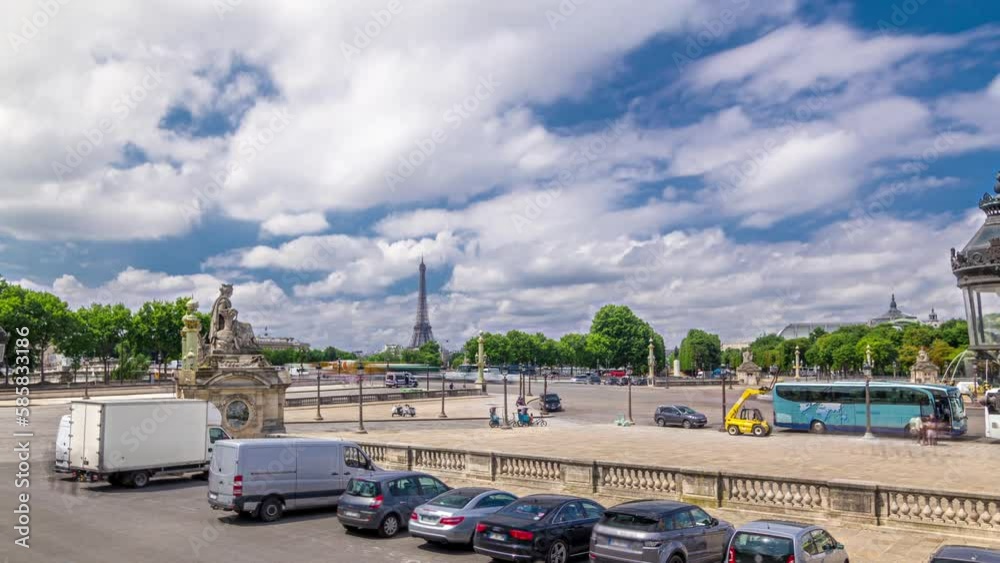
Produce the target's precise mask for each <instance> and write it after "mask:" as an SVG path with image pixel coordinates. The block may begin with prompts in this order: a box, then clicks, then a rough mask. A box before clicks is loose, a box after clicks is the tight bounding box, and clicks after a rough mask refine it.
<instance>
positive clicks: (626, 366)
mask: <svg viewBox="0 0 1000 563" xmlns="http://www.w3.org/2000/svg"><path fill="white" fill-rule="evenodd" d="M625 378H626V379H628V421H629V422H630V423H632V424H635V419H633V418H632V376H631V375H629V372H628V364H625Z"/></svg>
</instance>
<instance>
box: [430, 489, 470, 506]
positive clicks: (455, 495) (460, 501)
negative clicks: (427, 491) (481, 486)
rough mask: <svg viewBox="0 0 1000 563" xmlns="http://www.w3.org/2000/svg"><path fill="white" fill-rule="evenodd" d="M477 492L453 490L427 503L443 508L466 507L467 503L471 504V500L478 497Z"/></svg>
mask: <svg viewBox="0 0 1000 563" xmlns="http://www.w3.org/2000/svg"><path fill="white" fill-rule="evenodd" d="M477 494H478V493H474V492H464V491H451V492H448V493H445V494H443V495H441V496H439V497H437V498H436V499H434V500H432V501H430V502H428V503H427V504H428V505H430V506H440V507H443V508H464V507H465V505H467V504H469V501H471V500H472V499H474V498H476V495H477Z"/></svg>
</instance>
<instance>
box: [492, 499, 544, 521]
mask: <svg viewBox="0 0 1000 563" xmlns="http://www.w3.org/2000/svg"><path fill="white" fill-rule="evenodd" d="M558 506H559V505H558V504H554V503H552V502H548V501H538V500H532V499H528V500H522V501H518V502H515V503H513V504H510V505H507V507H506V508H504V509H503V510H501V511H500V512H499V514H503V515H505V516H513V517H514V518H521V519H523V520H535V521H537V520H541V519H542V518H545V517H546V516H547V515H548V514H549V512H552V511H553V510H554V509H555V508H556V507H558Z"/></svg>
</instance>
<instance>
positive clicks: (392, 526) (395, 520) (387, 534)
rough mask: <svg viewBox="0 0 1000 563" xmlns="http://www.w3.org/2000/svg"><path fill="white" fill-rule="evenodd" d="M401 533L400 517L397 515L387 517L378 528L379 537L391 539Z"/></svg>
mask: <svg viewBox="0 0 1000 563" xmlns="http://www.w3.org/2000/svg"><path fill="white" fill-rule="evenodd" d="M398 533H399V517H398V516H396V515H395V514H390V515H388V516H386V517H385V518H384V519H383V520H382V523H381V524H379V526H378V535H380V536H382V537H383V538H391V537H392V536H395V535H396V534H398Z"/></svg>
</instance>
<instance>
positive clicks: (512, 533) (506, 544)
mask: <svg viewBox="0 0 1000 563" xmlns="http://www.w3.org/2000/svg"><path fill="white" fill-rule="evenodd" d="M603 515H604V507H603V506H601V505H599V504H597V503H596V502H594V501H592V500H587V499H584V498H579V497H572V496H564V495H532V496H528V497H524V498H522V499H520V500H517V501H514V502H513V503H511V504H509V505H507V507H505V508H503V509H502V510H500V511H499V512H497V513H496V514H494V515H493V516H490V517H488V518H486V519H485V520H483V521H481V522H480V523H479V525H478V526H476V536H475V539H474V540H473V546H474V548H475V550H476V553H479V554H480V555H486V556H488V557H492V558H493V559H499V560H501V561H536V560H538V559H541V560H544V561H546V563H566V562H567V561H569V560H570V558H572V557H576V556H578V555H583V554H585V553H587V552H588V551H589V550H590V534H591V532H592V531H593V529H594V525H595V524H597V522H598V521H600V519H601V517H602V516H603Z"/></svg>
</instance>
